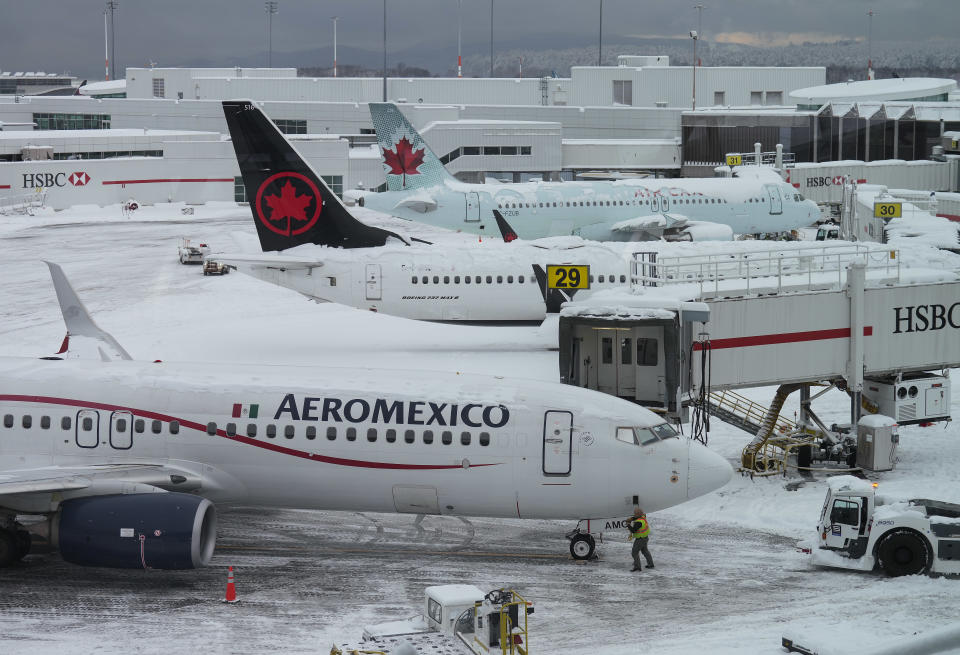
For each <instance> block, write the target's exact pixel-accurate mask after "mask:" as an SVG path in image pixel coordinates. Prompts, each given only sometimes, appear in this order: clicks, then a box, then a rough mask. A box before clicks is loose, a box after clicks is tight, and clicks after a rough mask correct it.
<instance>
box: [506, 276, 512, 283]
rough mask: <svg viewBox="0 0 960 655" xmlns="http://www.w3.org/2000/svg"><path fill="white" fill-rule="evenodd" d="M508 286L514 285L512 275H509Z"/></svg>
mask: <svg viewBox="0 0 960 655" xmlns="http://www.w3.org/2000/svg"><path fill="white" fill-rule="evenodd" d="M507 284H513V276H512V275H508V276H507Z"/></svg>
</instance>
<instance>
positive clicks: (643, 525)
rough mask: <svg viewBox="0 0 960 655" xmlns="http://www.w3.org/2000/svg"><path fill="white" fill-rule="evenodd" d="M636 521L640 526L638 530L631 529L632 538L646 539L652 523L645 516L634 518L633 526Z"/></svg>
mask: <svg viewBox="0 0 960 655" xmlns="http://www.w3.org/2000/svg"><path fill="white" fill-rule="evenodd" d="M634 523H639V524H640V527H639V529H638V530H637V531H636V532H634V531H633V530H631V531H630V538H631V539H646V538H647V537H649V536H650V524H649V523H647V519H645V518H638V519H632V520H631V523H630V525H631V526H632V525H633V524H634Z"/></svg>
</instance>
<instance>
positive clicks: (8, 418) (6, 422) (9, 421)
mask: <svg viewBox="0 0 960 655" xmlns="http://www.w3.org/2000/svg"><path fill="white" fill-rule="evenodd" d="M3 427H5V428H12V427H13V414H4V415H3ZM64 429H66V428H64Z"/></svg>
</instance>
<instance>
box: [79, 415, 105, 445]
mask: <svg viewBox="0 0 960 655" xmlns="http://www.w3.org/2000/svg"><path fill="white" fill-rule="evenodd" d="M74 427H75V430H74V443H75V444H76V445H77V446H79V447H80V448H96V447H97V446H99V445H100V412H98V411H96V410H93V409H81V410H80V411H78V412H77V422H76V425H75V426H74Z"/></svg>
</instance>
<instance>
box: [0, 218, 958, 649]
mask: <svg viewBox="0 0 960 655" xmlns="http://www.w3.org/2000/svg"><path fill="white" fill-rule="evenodd" d="M182 208H183V205H178V204H173V205H156V206H150V207H143V208H141V209H140V210H138V211H137V212H135V213H134V214H133V215H132V216H131V217H129V218H128V217H125V216H124V215H123V213H122V212H121V210H120V208H119V206H112V207H106V208H95V207H82V208H74V209H71V210H67V211H63V212H57V213H50V214H47V215H42V216H35V217H4V218H0V252H2V253H3V255H2V260H0V280H2V281H3V285H2V287H0V355H18V356H37V355H44V354H49V353H51V352H53V351H54V350H56V348H57V347H58V346H59V344H60V341H61V340H62V338H63V332H64V327H63V324H62V321H61V319H60V316H59V311H58V309H57V305H56V300H55V296H54V293H53V289H52V286H51V284H50V282H49V276H48V274H47V271H46V267H45V266H44V265H43V264H42V261H41V260H43V259H49V260H52V261H56V262H58V263H60V264H61V265H62V266H63V268H64V270H65V271H66V273H67V275H68V276H69V277H70V279H71V281H72V282H73V284H74V286H75V287H76V288H77V291H78V293H79V294H80V295H81V297H82V298H83V299H84V300H85V302H86V303H87V305H88V307H89V308H90V310H91V312H92V313H93V315H94V317H95V319H96V320H97V322H98V323H99V324H100V325H101V326H102V327H103V328H105V329H106V330H108V331H110V332H111V333H112V334H113V335H114V336H115V337H116V338H117V339H118V341H119V342H120V343H121V344H123V345H124V347H125V348H126V349H127V350H128V351H129V352H130V353H131V354H133V355H134V357H137V358H144V359H147V358H149V359H157V358H159V359H165V360H169V361H176V360H195V361H234V362H236V361H240V362H243V361H250V362H271V363H281V364H332V365H334V364H335V365H351V364H355V363H357V364H360V363H362V364H365V365H376V366H385V367H401V368H412V369H419V370H431V369H447V370H462V371H473V372H484V373H498V374H522V375H523V376H525V377H532V378H540V379H555V378H556V375H557V361H556V353H555V352H552V351H550V350H548V348H549V346H550V343H548V342H549V339H545V338H544V336H543V335H542V334H540V333H539V332H538V330H537V329H536V328H534V327H503V326H500V327H475V326H456V325H438V324H427V323H415V322H411V321H406V320H403V319H398V318H394V317H389V316H383V315H376V314H370V313H368V312H362V311H357V310H353V309H349V308H344V307H339V306H336V305H330V304H315V303H312V302H309V301H306V300H304V299H303V298H302V297H300V296H299V295H297V294H295V293H293V292H290V291H287V290H284V289H279V288H277V287H274V286H272V285H267V284H264V283H261V282H258V281H256V280H253V279H251V278H247V277H246V276H243V275H238V274H232V275H228V276H224V277H204V276H202V275H201V274H200V271H199V267H195V266H181V265H180V264H179V263H178V261H177V256H176V255H177V250H176V248H177V243H178V240H179V238H180V237H181V236H186V237H189V238H191V239H194V240H198V241H204V242H206V243H209V244H210V245H211V246H212V248H213V250H214V251H215V252H216V251H225V250H236V243H237V241H236V240H235V239H233V236H232V235H234V234H238V235H239V240H240V241H244V240H246V241H247V242H249V241H250V239H251V237H252V234H253V226H252V224H251V222H250V219H249V212H248V209H247V208H245V207H237V206H235V205H233V204H232V203H222V204H209V205H206V206H198V207H195V208H194V214H193V215H184V214H182V213H181V209H182ZM358 213H361V214H363V216H364V218H365V219H366V220H372V221H374V222H378V223H380V224H383V225H390V226H394V227H395V222H393V221H391V219H389V218H386V217H382V216H378V215H376V214H374V213H373V212H369V211H368V210H359V212H358ZM403 227H404V228H406V229H407V231H408V233H409V232H411V231H412V232H414V233H416V234H417V236H429V237H430V238H431V239H432V240H434V241H435V242H437V243H440V244H449V243H469V242H473V241H475V240H476V237H471V236H466V235H457V234H452V233H439V232H436V231H432V230H431V229H430V228H424V227H418V226H412V225H409V224H404V225H403ZM485 241H486V238H485ZM634 245H635V244H634ZM763 245H764V244H759V243H746V244H743V245H739V244H737V246H738V247H739V248H742V249H758V248H761V247H763ZM781 245H783V247H785V248H789V247H792V246H791V245H789V244H778V247H780V246H781ZM730 246H731V244H729V243H725V244H724V243H721V244H712V245H711V244H704V243H700V244H666V245H665V246H663V247H664V248H665V249H667V250H670V251H671V252H673V249H674V248H679V249H681V250H677V252H681V251H682V249H683V248H684V247H686V248H688V249H689V250H693V251H696V252H701V253H706V252H709V251H711V250H712V249H717V248H729V247H730ZM624 247H627V246H624ZM689 250H687V251H689ZM908 256H909V257H912V258H914V260H921V259H927V260H928V263H934V265H941V266H943V267H944V268H947V267H951V268H954V269H955V268H956V261H957V260H956V258H955V257H954V256H952V255H949V254H943V253H939V252H938V251H933V250H930V249H926V248H921V247H920V246H911V247H910V253H908ZM951 258H953V259H951ZM929 260H933V262H930V261H929ZM744 395H747V396H749V397H751V398H752V399H754V400H757V401H759V402H764V403H767V402H769V400H770V399H771V398H772V395H773V390H772V389H753V390H748V391H745V392H744ZM955 398H957V396H956V394H955ZM848 407H849V400H848V398H847V397H846V396H845V395H843V394H841V393H839V392H831V393H829V394H827V395H826V396H825V397H824V398H822V399H820V400H818V401H817V409H818V413H819V415H820V416H821V417H822V418H823V420H824V421H825V422H827V423H828V424H829V423H831V422H844V421H845V420H846V418H847V411H848ZM952 410H953V412H957V413H960V398H957V399H956V400H954V402H953V403H952ZM784 411H785V412H787V413H788V414H789V413H790V412H796V411H797V401H796V398H792V399H791V403H788V405H787V407H786V409H785V410H784ZM748 440H749V436H748V435H746V434H745V433H742V432H740V431H738V430H737V429H735V428H732V427H730V426H727V425H725V424H723V423H721V422H719V421H717V420H714V421H713V423H712V431H711V434H710V447H711V448H713V449H715V450H716V451H717V452H719V453H721V454H722V455H723V456H725V457H726V458H727V459H729V460H730V461H731V462H732V463H734V464H736V463H737V462H738V461H739V455H740V450H741V449H742V448H743V446H744V445H746V443H747V441H748ZM899 457H900V461H899V463H898V465H897V468H896V470H894V471H892V472H889V473H884V474H879V475H877V476H876V479H877V480H878V481H879V483H880V488H881V490H882V491H884V492H889V493H895V494H902V495H906V496H912V497H928V498H937V499H941V500H947V501H953V502H960V428H958V427H957V426H955V425H954V424H947V425H937V426H934V427H930V428H919V427H914V426H909V427H904V428H902V429H901V443H900V452H899ZM825 492H826V485H825V484H824V483H823V482H822V480H820V481H803V480H802V479H800V478H798V477H790V478H787V479H783V478H753V479H751V478H749V477H741V476H735V477H734V479H733V480H732V481H731V482H730V483H729V484H728V485H727V486H726V487H725V488H724V489H722V490H720V491H719V492H717V493H714V494H711V495H709V496H706V497H702V498H699V499H696V500H694V501H691V502H689V503H687V504H685V505H682V506H679V507H675V508H672V509H670V510H666V511H663V512H659V513H657V514H656V515H654V516H652V517H651V522H652V526H653V531H654V534H653V538H652V541H651V550H652V551H653V554H654V557H655V558H656V560H657V563H658V566H657V569H656V570H655V571H645V572H643V573H642V574H639V575H638V574H630V573H629V571H628V570H627V568H628V559H629V557H628V551H629V545H628V544H627V543H626V542H625V541H624V539H623V538H622V535H612V538H611V539H610V541H609V542H608V543H605V544H604V545H603V557H602V559H601V560H600V561H599V562H596V563H590V564H584V565H575V564H573V563H571V562H570V561H569V560H567V558H566V556H565V551H566V545H565V542H564V541H563V540H562V539H561V538H560V535H562V533H563V532H564V531H565V530H566V529H568V528H569V527H570V526H568V525H561V524H558V523H554V522H545V521H527V522H524V521H495V520H490V519H483V520H479V519H478V520H472V521H464V522H459V521H457V520H456V519H450V518H448V517H428V519H427V521H426V522H425V525H424V527H426V528H427V530H428V531H427V533H420V532H416V533H411V530H412V529H413V528H412V527H411V525H410V523H411V519H410V517H405V516H391V515H376V516H374V515H371V516H362V515H343V514H336V513H329V512H327V513H324V512H317V513H309V512H307V513H304V512H282V511H281V512H275V513H264V512H262V511H251V512H244V511H242V510H232V511H230V512H224V522H223V530H222V531H221V537H222V538H221V544H222V545H221V547H219V548H218V551H217V554H216V555H215V564H216V565H217V567H220V568H216V569H208V570H204V571H188V572H176V573H173V574H170V575H166V574H163V575H158V574H156V573H153V574H151V575H150V581H151V582H150V583H149V584H148V585H145V584H143V583H142V582H140V581H139V580H140V578H138V577H135V576H133V574H131V573H128V572H123V573H118V572H105V571H99V570H84V569H79V568H77V567H70V566H68V565H64V564H63V563H62V562H60V561H59V559H58V558H56V557H55V556H52V555H51V556H36V558H35V559H34V562H35V565H33V566H27V567H26V568H25V569H22V570H19V569H14V570H8V571H5V572H0V585H2V588H3V591H4V593H3V594H0V596H2V597H3V598H2V599H0V607H2V608H3V611H2V612H0V652H32V653H48V652H49V653H60V652H65V651H73V652H82V651H88V652H94V651H95V652H100V653H119V652H126V651H128V650H129V648H130V644H131V643H137V644H138V645H137V649H138V650H140V651H141V652H157V651H159V650H164V651H167V650H169V649H171V648H175V649H178V650H199V649H201V648H202V649H203V650H205V651H208V652H211V653H214V652H216V653H227V652H231V653H241V652H250V653H255V652H264V651H266V650H278V651H285V652H317V651H318V650H319V651H322V652H325V651H326V648H327V647H328V646H329V644H330V642H331V641H332V640H334V639H342V640H349V639H355V638H356V637H358V636H359V630H360V626H362V625H363V624H364V623H369V622H374V621H379V620H390V619H398V618H402V617H404V616H409V615H410V614H413V613H415V612H416V611H417V608H418V607H419V603H420V602H421V598H422V589H423V587H424V586H427V585H429V584H442V583H445V582H466V583H471V584H477V585H478V586H481V587H482V588H492V587H495V586H500V585H502V584H512V585H514V586H516V588H517V589H518V590H520V591H521V593H524V594H525V595H527V596H529V597H531V598H532V599H533V600H534V601H535V602H536V603H537V613H536V614H535V615H534V616H533V619H534V623H533V625H534V633H533V634H534V640H535V641H534V644H535V646H534V647H535V648H536V650H537V652H541V653H558V654H570V655H572V654H573V653H582V652H596V653H603V654H610V655H613V654H620V653H624V654H631V655H635V654H638V653H647V652H656V653H661V654H667V655H670V654H682V653H703V652H710V653H715V654H726V653H729V654H733V653H757V654H763V653H771V654H772V653H779V652H782V651H781V649H780V647H779V643H780V637H781V635H782V634H784V633H785V632H789V633H791V634H794V635H815V636H816V639H817V641H818V643H821V644H828V645H829V646H830V648H832V649H833V651H832V652H836V653H860V652H868V651H869V650H870V648H871V647H877V646H879V645H885V644H887V643H889V642H890V641H891V640H893V639H897V638H900V637H904V636H909V635H911V634H914V633H917V632H923V631H925V630H931V629H934V628H938V627H943V626H945V625H949V624H951V623H954V622H956V621H957V620H958V618H957V614H956V608H957V607H958V606H960V580H957V579H949V578H928V577H922V576H920V577H911V578H901V579H886V578H884V577H883V576H881V575H879V574H875V573H854V572H848V571H841V570H827V569H816V568H814V567H812V566H811V565H810V563H809V557H808V556H806V555H803V554H801V553H799V552H797V551H796V549H795V548H794V544H795V542H796V541H797V540H800V539H807V538H811V537H812V536H813V529H814V524H815V522H816V520H817V517H818V516H819V512H820V508H821V505H822V502H823V497H824V495H825ZM257 535H260V538H259V541H249V540H254V539H257ZM263 535H266V537H263ZM411 535H412V536H411ZM418 544H419V545H418ZM425 548H426V549H427V550H429V551H431V552H430V553H427V552H425V550H424V549H425ZM433 551H436V552H433ZM228 563H230V564H238V565H239V568H240V570H242V571H244V574H243V577H241V578H240V579H241V580H242V581H243V582H244V584H246V585H248V586H246V587H241V589H242V590H245V593H246V594H247V596H246V604H245V605H243V606H242V607H239V608H223V607H222V606H220V605H219V604H218V603H215V602H210V598H211V596H215V595H216V594H217V593H218V592H219V591H220V589H219V587H220V586H221V585H222V580H221V577H222V567H223V566H225V565H226V564H228ZM304 571H306V573H304ZM45 572H46V573H45ZM34 585H36V586H37V587H34ZM44 590H51V591H52V593H44ZM242 593H243V592H242ZM144 644H147V645H144ZM149 644H155V645H156V647H151V646H150V645H149ZM954 652H960V649H958V650H956V651H954Z"/></svg>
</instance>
